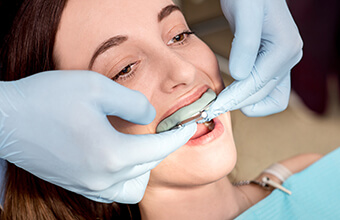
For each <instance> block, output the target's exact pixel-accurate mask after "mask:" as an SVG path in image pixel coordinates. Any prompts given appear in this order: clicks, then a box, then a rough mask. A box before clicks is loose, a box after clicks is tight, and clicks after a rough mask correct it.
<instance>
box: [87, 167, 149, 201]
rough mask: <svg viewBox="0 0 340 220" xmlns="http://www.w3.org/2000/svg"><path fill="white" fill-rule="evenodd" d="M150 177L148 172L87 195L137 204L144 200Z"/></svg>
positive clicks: (98, 199)
mask: <svg viewBox="0 0 340 220" xmlns="http://www.w3.org/2000/svg"><path fill="white" fill-rule="evenodd" d="M149 178H150V172H147V173H144V174H143V175H141V176H139V177H137V178H134V179H131V180H128V181H122V182H119V183H117V184H115V185H113V186H111V187H109V188H107V189H105V190H102V191H99V192H92V193H91V194H88V195H85V197H86V198H88V199H91V200H93V201H97V202H102V203H112V202H119V203H124V204H135V203H138V202H140V200H142V198H143V196H144V193H145V189H146V186H147V185H148V182H149Z"/></svg>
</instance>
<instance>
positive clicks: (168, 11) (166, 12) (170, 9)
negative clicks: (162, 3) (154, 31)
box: [158, 5, 181, 22]
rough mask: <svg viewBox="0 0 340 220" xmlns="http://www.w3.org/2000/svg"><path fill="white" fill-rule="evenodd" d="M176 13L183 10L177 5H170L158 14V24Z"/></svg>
mask: <svg viewBox="0 0 340 220" xmlns="http://www.w3.org/2000/svg"><path fill="white" fill-rule="evenodd" d="M174 11H181V9H180V8H179V7H178V6H177V5H168V6H166V7H165V8H163V9H162V10H161V11H160V12H159V14H158V22H161V21H162V20H163V19H164V18H166V17H167V16H169V15H170V14H171V13H172V12H174Z"/></svg>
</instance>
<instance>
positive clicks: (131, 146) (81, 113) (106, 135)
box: [0, 71, 196, 203]
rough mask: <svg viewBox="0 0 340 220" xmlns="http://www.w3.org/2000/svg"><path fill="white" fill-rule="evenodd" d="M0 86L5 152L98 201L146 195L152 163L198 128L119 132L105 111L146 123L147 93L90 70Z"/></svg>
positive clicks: (0, 152)
mask: <svg viewBox="0 0 340 220" xmlns="http://www.w3.org/2000/svg"><path fill="white" fill-rule="evenodd" d="M0 91H1V92H0V157H1V158H4V159H6V160H8V161H9V162H11V163H14V164H15V165H17V166H18V167H22V168H23V169H25V170H27V171H29V172H30V173H32V174H34V175H36V176H38V177H40V178H42V179H44V180H46V181H48V182H51V183H53V184H56V185H58V186H61V187H63V188H65V189H68V190H71V191H73V192H76V193H78V194H82V195H84V196H85V197H87V198H89V199H92V200H95V201H98V202H107V203H109V202H112V201H116V202H121V203H136V202H138V201H140V200H141V199H142V197H143V195H144V191H145V188H146V185H147V183H148V180H149V175H150V169H152V168H154V167H155V166H156V165H157V164H158V163H160V162H161V160H162V159H164V158H165V157H166V156H167V155H168V154H170V153H171V152H173V151H175V150H176V149H177V148H179V147H180V146H182V145H184V144H185V143H186V142H187V140H188V139H189V138H190V137H191V136H192V135H193V134H194V132H195V130H196V125H192V126H188V127H185V128H184V129H179V130H175V131H170V132H165V133H162V134H156V135H127V134H122V133H119V132H117V131H116V130H115V129H114V128H113V127H112V126H111V124H110V123H109V122H108V120H107V117H106V115H115V116H118V117H121V118H123V119H125V120H128V121H131V122H133V123H139V124H148V123H150V122H151V121H152V120H153V119H154V117H155V109H154V108H153V107H152V106H151V104H150V103H149V102H148V100H147V99H146V98H145V96H144V95H142V94H141V93H139V92H136V91H132V90H130V89H127V88H125V87H123V86H121V85H119V84H117V83H114V82H113V81H112V80H110V79H108V78H106V77H104V76H102V75H100V74H98V73H94V72H89V71H51V72H44V73H39V74H36V75H33V76H31V77H27V78H24V79H21V80H18V81H14V82H0ZM23 184H24V183H23Z"/></svg>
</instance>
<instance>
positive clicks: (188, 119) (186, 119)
mask: <svg viewBox="0 0 340 220" xmlns="http://www.w3.org/2000/svg"><path fill="white" fill-rule="evenodd" d="M215 99H216V93H215V92H214V91H213V90H212V89H208V90H207V91H206V92H205V93H204V94H203V95H202V96H201V98H199V99H198V100H197V101H195V102H193V103H191V104H190V105H188V106H185V107H183V108H181V109H179V110H177V111H176V112H175V113H173V114H172V115H170V116H169V117H167V118H165V119H163V120H162V121H161V122H160V123H159V124H158V126H157V128H156V132H157V133H160V132H164V131H168V130H171V129H175V128H179V127H183V126H186V125H188V124H191V123H204V122H206V120H207V117H208V114H207V112H206V111H207V110H208V109H209V107H210V106H211V104H212V103H213V102H214V100H215Z"/></svg>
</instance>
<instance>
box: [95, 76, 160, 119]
mask: <svg viewBox="0 0 340 220" xmlns="http://www.w3.org/2000/svg"><path fill="white" fill-rule="evenodd" d="M100 80H101V82H100V85H101V87H100V89H99V92H98V95H97V97H95V98H96V103H97V104H98V105H99V106H100V107H101V108H102V110H103V112H104V113H105V114H106V115H115V116H118V117H120V118H122V119H125V120H127V121H130V122H132V123H135V124H149V123H150V122H152V121H153V119H154V118H155V116H156V110H155V108H154V107H153V106H152V105H151V104H150V102H149V101H148V99H147V98H146V97H145V96H144V95H143V94H142V93H140V92H138V91H135V90H131V89H128V88H126V87H124V86H122V85H120V84H118V83H115V82H113V81H112V80H110V79H108V78H106V77H104V76H103V78H102V79H100Z"/></svg>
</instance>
